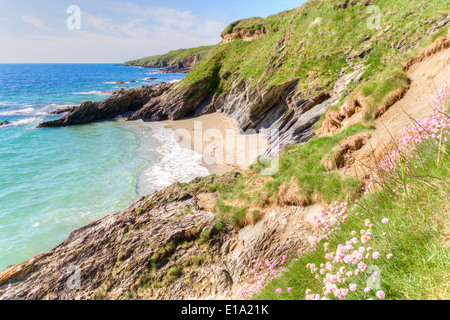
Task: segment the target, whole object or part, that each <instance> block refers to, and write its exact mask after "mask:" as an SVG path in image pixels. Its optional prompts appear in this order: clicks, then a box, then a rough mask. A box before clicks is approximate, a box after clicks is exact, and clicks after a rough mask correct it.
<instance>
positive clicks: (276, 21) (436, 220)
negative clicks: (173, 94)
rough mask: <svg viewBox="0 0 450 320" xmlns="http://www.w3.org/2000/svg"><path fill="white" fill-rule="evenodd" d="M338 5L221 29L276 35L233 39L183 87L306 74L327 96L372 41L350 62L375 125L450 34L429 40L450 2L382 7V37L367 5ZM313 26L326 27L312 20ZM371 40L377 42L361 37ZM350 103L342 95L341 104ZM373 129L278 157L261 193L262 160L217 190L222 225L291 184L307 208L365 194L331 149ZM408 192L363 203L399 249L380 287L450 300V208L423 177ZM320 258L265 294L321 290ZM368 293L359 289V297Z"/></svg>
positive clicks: (444, 168) (403, 295)
mask: <svg viewBox="0 0 450 320" xmlns="http://www.w3.org/2000/svg"><path fill="white" fill-rule="evenodd" d="M340 2H349V3H351V2H358V1H340ZM335 3H337V2H336V1H309V2H308V3H307V4H305V5H304V6H302V7H300V8H298V9H294V10H292V11H287V12H283V13H281V14H279V15H274V16H271V17H269V18H267V19H266V20H263V19H259V18H252V19H249V20H244V21H238V22H237V23H233V24H231V25H230V26H229V27H228V28H227V29H226V30H225V31H224V33H232V32H235V31H238V30H239V29H242V30H247V31H254V30H258V29H261V28H267V29H269V30H270V32H269V33H268V34H267V35H265V36H263V37H262V38H260V39H258V40H254V41H252V42H245V41H234V42H232V43H229V44H226V45H220V46H216V47H215V48H214V49H213V51H212V53H211V55H210V56H209V57H208V59H206V60H205V61H204V62H203V63H201V64H200V65H198V67H197V68H196V69H195V70H194V71H193V72H191V74H189V75H188V77H187V78H186V80H185V81H183V82H182V83H180V87H181V88H182V87H186V86H190V85H195V84H196V83H198V82H203V81H209V82H210V83H211V86H210V90H211V91H213V92H219V93H223V92H226V91H228V90H229V89H230V85H231V83H232V82H233V81H234V80H236V79H239V78H244V79H249V78H252V79H253V83H255V84H256V83H260V84H262V85H265V86H267V87H270V86H272V85H276V84H280V83H283V82H286V81H289V80H292V79H294V78H300V82H299V90H301V91H303V92H304V94H305V95H307V94H308V90H310V89H312V88H313V86H312V84H314V87H319V88H321V89H324V90H329V89H331V88H332V86H333V85H334V81H335V80H336V79H337V76H338V74H339V72H340V71H341V69H342V68H345V67H346V68H347V69H346V72H347V73H348V72H351V71H352V70H353V67H352V66H348V64H347V62H346V58H347V57H348V53H349V52H361V51H363V50H364V49H365V48H367V45H368V44H370V47H371V48H372V51H371V52H370V53H369V54H368V55H367V56H366V57H364V58H356V59H354V60H353V66H354V65H357V64H362V65H366V66H368V68H367V70H366V72H365V74H364V75H363V81H362V83H361V84H360V85H359V86H358V87H356V88H355V87H353V88H350V89H352V90H353V89H357V90H359V92H360V93H361V94H362V95H363V96H364V97H366V98H367V99H368V102H369V110H368V112H367V115H366V119H365V120H366V121H370V120H371V119H374V118H375V113H376V112H375V110H377V108H378V107H379V105H381V104H383V100H384V99H385V98H386V97H387V96H388V94H389V93H391V92H394V91H395V90H397V89H398V88H400V87H402V86H404V85H407V84H408V81H409V80H408V78H407V76H406V74H405V73H404V72H402V71H401V68H400V66H401V63H402V62H403V61H405V59H406V58H408V57H410V56H411V55H413V54H414V53H416V52H417V51H418V50H420V49H421V48H423V47H424V46H425V45H427V44H429V43H431V42H432V41H433V40H434V39H436V38H437V37H439V36H441V35H442V34H443V33H446V32H447V30H448V28H445V29H443V30H441V32H439V33H437V34H434V35H432V36H430V35H429V34H428V33H427V31H428V29H429V25H428V24H425V22H426V21H429V20H436V19H439V18H441V17H443V16H444V15H445V14H447V13H448V11H449V9H450V5H449V3H448V2H447V1H440V0H435V1H429V2H426V3H425V2H423V1H419V0H412V1H406V0H402V1H395V2H394V1H382V0H380V1H377V2H376V4H377V5H378V6H380V8H381V12H382V20H381V23H382V24H381V27H382V29H383V30H384V29H386V28H387V27H388V26H391V28H390V30H389V31H388V32H387V33H382V34H381V36H375V34H377V33H379V30H369V29H368V28H366V27H365V24H366V21H367V19H368V17H369V16H370V14H368V13H367V8H366V7H364V6H354V7H349V8H346V9H345V10H339V9H337V8H336V7H335V6H334V4H335ZM318 18H321V19H318ZM315 21H316V22H317V21H319V22H318V23H315V24H314V23H313V22H315ZM336 25H339V27H338V28H337V27H336ZM366 38H369V39H370V40H364V39H366ZM280 39H284V43H282V44H281V45H279V46H278V48H277V44H278V43H279V41H280ZM400 40H407V43H408V44H417V45H414V46H412V47H411V49H410V50H409V51H407V52H406V53H405V52H400V50H398V49H396V48H395V47H394V45H395V44H397V43H398V42H399V41H400ZM283 46H285V47H284V51H279V52H280V54H279V55H278V56H277V58H276V59H273V57H274V53H275V52H277V49H279V48H280V47H283ZM283 52H284V53H286V54H285V55H284V53H283ZM281 57H283V58H282V61H283V63H282V65H281V67H279V68H275V69H274V68H272V66H273V65H274V63H273V62H277V61H278V60H279V59H280V58H281ZM322 57H328V58H327V59H322ZM222 75H227V76H228V81H226V82H224V81H220V76H222ZM350 92H351V91H349V93H350ZM346 98H347V97H345V96H343V97H342V99H341V103H340V104H339V105H338V107H339V106H341V105H342V104H343V103H344V102H345V100H346ZM368 127H370V122H367V123H366V124H361V125H357V126H353V127H351V128H350V129H348V130H347V131H344V132H341V133H339V134H338V135H337V136H334V137H328V138H314V139H312V140H311V141H310V142H308V143H307V144H305V145H303V146H291V147H288V148H287V149H286V150H285V152H284V153H283V154H282V156H281V159H280V166H281V169H280V171H279V173H278V174H276V175H275V176H273V177H271V178H270V179H267V181H265V182H263V186H262V188H261V186H260V185H258V183H253V181H255V180H256V179H258V178H263V177H261V176H260V171H261V169H262V167H263V165H262V164H261V163H259V164H258V165H256V166H254V167H253V168H251V169H250V170H249V171H248V172H246V173H244V174H243V175H242V176H241V177H240V178H239V179H238V182H237V183H236V184H235V185H234V186H233V187H232V188H227V189H226V190H219V193H220V198H219V200H218V202H217V206H216V208H215V210H216V212H217V214H218V228H219V229H223V228H225V225H226V222H229V223H230V224H231V225H232V226H234V227H237V228H240V227H243V226H245V225H247V224H249V223H254V222H256V221H257V220H258V219H260V218H261V211H264V208H265V207H270V206H271V205H273V204H274V203H275V204H276V201H277V200H276V198H277V196H278V195H279V193H280V188H281V187H282V186H288V187H289V185H291V184H293V183H295V184H297V185H298V189H297V190H298V193H299V194H301V195H302V198H303V199H302V201H305V202H304V203H305V204H309V203H312V202H322V203H326V202H330V201H335V200H336V201H345V200H352V199H355V198H359V197H360V196H361V193H360V192H359V191H358V190H360V186H361V182H360V181H359V180H358V179H357V178H356V177H349V176H341V175H340V174H339V173H338V172H337V171H333V170H327V169H326V168H325V166H324V165H323V164H324V160H325V159H327V158H329V157H330V149H332V148H333V147H334V146H337V145H338V142H340V141H342V140H343V139H345V138H346V137H349V136H351V135H354V134H356V133H358V132H362V131H370V130H369V129H368ZM430 154H431V155H433V153H430ZM434 160H435V159H433V157H430V158H427V159H426V164H425V167H424V168H426V169H424V172H421V174H424V175H425V174H428V175H432V176H435V177H436V179H435V180H433V181H430V182H431V183H432V184H433V183H435V184H436V183H437V184H438V185H439V181H441V180H442V181H448V173H449V172H448V167H449V166H448V165H449V163H448V159H446V161H447V162H445V163H444V165H441V166H435V165H434V163H433V161H434ZM317 164H319V165H317ZM407 187H408V188H411V190H415V191H416V193H413V194H411V196H410V197H407V198H405V197H398V196H396V197H395V198H391V197H389V196H388V195H387V196H386V195H383V194H379V195H377V196H372V197H370V198H367V199H366V201H367V203H368V204H369V205H372V206H373V208H372V209H373V210H375V209H374V207H376V206H378V209H377V211H378V214H379V217H387V218H389V219H390V220H391V222H392V225H391V228H392V230H391V231H392V233H391V234H390V237H389V239H387V240H385V241H384V240H383V241H381V243H380V244H379V246H380V250H383V252H384V251H386V252H387V251H389V252H392V253H393V254H394V256H395V257H396V259H395V260H392V261H393V263H391V264H389V265H384V266H383V267H382V272H383V289H384V290H385V291H386V293H387V294H388V296H389V298H393V299H418V298H442V297H446V298H448V297H449V293H448V292H447V290H448V275H446V266H448V262H449V261H450V252H449V250H448V246H446V245H443V238H444V236H445V234H444V233H445V232H444V231H443V229H442V226H443V225H444V224H443V222H445V223H446V224H448V222H449V221H448V216H447V218H446V217H444V216H443V215H442V213H443V212H447V213H448V203H447V202H446V201H445V199H446V198H445V197H442V194H436V193H435V189H433V187H431V188H426V187H423V181H422V180H420V179H410V181H408V186H407ZM440 187H441V188H442V189H444V191H443V192H444V193H446V194H447V196H448V191H449V190H448V187H447V188H446V189H445V184H444V185H440ZM419 190H420V192H419ZM422 190H423V194H422ZM419 195H420V196H419ZM383 196H385V198H383ZM375 202H376V204H374V203H375ZM380 203H382V205H380ZM379 217H378V216H377V218H379ZM366 218H367V215H366V216H363V217H357V218H354V219H352V220H351V221H349V222H348V223H347V224H346V225H345V226H344V227H343V232H340V233H337V234H335V235H333V239H332V240H331V242H332V246H333V245H334V246H336V245H337V244H338V243H341V242H342V241H343V240H344V239H345V240H348V234H349V233H350V232H351V231H352V230H354V229H356V228H357V227H358V226H359V227H360V228H361V223H362V224H364V220H365V219H366ZM357 230H359V229H357ZM320 259H322V260H323V252H319V251H317V252H313V253H311V254H310V255H308V256H307V257H306V258H305V259H301V260H300V261H296V262H293V264H291V266H290V269H289V271H288V272H287V273H286V274H285V276H284V277H282V278H280V279H278V280H277V281H275V282H273V283H272V284H270V285H269V287H268V288H267V289H266V290H264V291H263V292H262V293H261V294H260V295H259V296H258V298H262V299H280V298H281V299H304V298H305V292H304V291H305V289H306V288H311V289H313V290H314V289H316V290H315V291H316V292H318V291H319V292H320V289H321V286H319V285H318V284H317V283H316V284H314V281H316V280H314V278H313V277H311V273H310V271H309V270H308V269H306V267H305V266H306V264H307V263H310V262H316V263H318V264H320V262H318V261H320ZM380 261H383V259H381V260H380ZM383 262H386V259H384V261H383ZM362 280H365V277H364V279H362ZM316 282H317V281H316ZM443 283H447V285H443ZM279 287H281V288H286V287H293V288H294V290H293V292H292V293H291V294H289V295H288V294H287V293H286V292H285V290H284V291H283V292H284V293H283V294H281V295H279V294H275V293H274V290H275V289H276V288H279ZM364 297H366V296H365V294H364V293H361V292H360V293H359V294H358V295H357V296H355V298H364Z"/></svg>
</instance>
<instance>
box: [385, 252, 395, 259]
mask: <svg viewBox="0 0 450 320" xmlns="http://www.w3.org/2000/svg"><path fill="white" fill-rule="evenodd" d="M392 257H394V255H393V254H392V253H389V254H388V255H387V256H386V258H388V260H390V259H392Z"/></svg>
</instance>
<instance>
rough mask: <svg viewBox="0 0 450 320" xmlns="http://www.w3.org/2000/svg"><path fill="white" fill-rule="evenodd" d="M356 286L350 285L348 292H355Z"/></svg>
mask: <svg viewBox="0 0 450 320" xmlns="http://www.w3.org/2000/svg"><path fill="white" fill-rule="evenodd" d="M357 287H358V286H357V285H356V284H354V283H352V284H350V286H349V288H350V291H353V292H354V291H356V288H357Z"/></svg>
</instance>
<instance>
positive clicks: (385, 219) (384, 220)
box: [381, 218, 389, 224]
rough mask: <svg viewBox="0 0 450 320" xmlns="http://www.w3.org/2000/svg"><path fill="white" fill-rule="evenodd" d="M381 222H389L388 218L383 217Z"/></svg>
mask: <svg viewBox="0 0 450 320" xmlns="http://www.w3.org/2000/svg"><path fill="white" fill-rule="evenodd" d="M381 222H383V223H384V224H386V223H388V222H389V219H387V218H384V219H383V220H381Z"/></svg>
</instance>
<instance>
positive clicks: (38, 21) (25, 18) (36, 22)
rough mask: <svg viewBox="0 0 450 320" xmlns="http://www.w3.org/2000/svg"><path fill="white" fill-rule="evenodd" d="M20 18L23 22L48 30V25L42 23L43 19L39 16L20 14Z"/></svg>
mask: <svg viewBox="0 0 450 320" xmlns="http://www.w3.org/2000/svg"><path fill="white" fill-rule="evenodd" d="M20 18H21V19H22V21H23V22H25V23H26V24H28V25H30V26H32V27H35V28H38V29H41V30H50V28H49V27H47V26H46V25H45V23H44V21H42V20H41V19H39V18H36V17H35V16H33V15H31V14H28V15H23V16H20Z"/></svg>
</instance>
